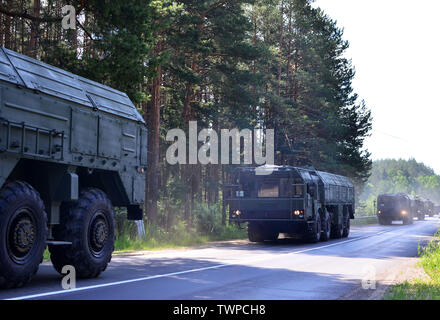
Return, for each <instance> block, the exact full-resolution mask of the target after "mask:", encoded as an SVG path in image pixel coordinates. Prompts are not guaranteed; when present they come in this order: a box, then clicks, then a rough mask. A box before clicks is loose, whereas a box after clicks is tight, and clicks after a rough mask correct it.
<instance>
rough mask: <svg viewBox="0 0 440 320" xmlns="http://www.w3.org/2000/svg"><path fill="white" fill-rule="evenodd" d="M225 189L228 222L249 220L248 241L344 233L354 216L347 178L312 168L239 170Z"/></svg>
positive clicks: (311, 238) (325, 237)
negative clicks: (281, 234)
mask: <svg viewBox="0 0 440 320" xmlns="http://www.w3.org/2000/svg"><path fill="white" fill-rule="evenodd" d="M265 170H268V172H266V174H264V173H265V172H264V171H265ZM262 173H263V174H262ZM268 173H270V174H268ZM224 192H225V194H224V195H225V199H226V204H228V205H229V218H230V220H231V221H233V222H236V223H239V224H241V223H243V222H247V227H248V236H249V240H250V241H251V242H263V241H265V240H269V241H274V240H276V239H277V238H278V236H279V234H280V233H284V234H287V235H289V236H292V237H301V238H305V239H308V240H309V241H311V242H318V241H320V240H321V241H327V240H329V239H330V238H331V237H333V238H342V237H348V235H349V233H350V219H354V213H355V212H354V208H355V203H354V187H353V184H352V183H351V182H350V180H349V179H348V178H346V177H343V176H339V175H335V174H330V173H326V172H321V171H317V170H315V169H312V168H310V169H309V168H298V167H292V166H262V167H257V168H238V169H237V170H236V171H235V172H234V175H233V181H232V184H229V185H227V186H225V191H224Z"/></svg>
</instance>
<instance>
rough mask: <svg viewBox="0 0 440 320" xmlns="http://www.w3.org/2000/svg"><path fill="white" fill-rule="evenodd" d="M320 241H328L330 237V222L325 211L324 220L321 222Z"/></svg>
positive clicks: (328, 215) (329, 217)
mask: <svg viewBox="0 0 440 320" xmlns="http://www.w3.org/2000/svg"><path fill="white" fill-rule="evenodd" d="M321 228H322V233H321V241H328V240H330V237H331V230H332V220H331V216H330V214H329V213H328V211H327V210H325V215H324V219H323V221H322V227H321Z"/></svg>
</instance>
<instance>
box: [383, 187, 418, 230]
mask: <svg viewBox="0 0 440 320" xmlns="http://www.w3.org/2000/svg"><path fill="white" fill-rule="evenodd" d="M416 213H417V212H414V205H413V202H412V199H411V196H409V195H407V194H405V193H393V194H391V193H390V194H381V195H379V196H378V197H377V217H378V220H379V223H380V224H382V225H389V224H391V223H392V221H397V220H399V221H402V222H403V224H412V223H413V218H414V217H415V216H416Z"/></svg>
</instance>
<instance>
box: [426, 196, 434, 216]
mask: <svg viewBox="0 0 440 320" xmlns="http://www.w3.org/2000/svg"><path fill="white" fill-rule="evenodd" d="M425 207H426V214H427V215H428V216H429V217H433V216H434V202H432V201H431V200H429V199H427V200H426V202H425Z"/></svg>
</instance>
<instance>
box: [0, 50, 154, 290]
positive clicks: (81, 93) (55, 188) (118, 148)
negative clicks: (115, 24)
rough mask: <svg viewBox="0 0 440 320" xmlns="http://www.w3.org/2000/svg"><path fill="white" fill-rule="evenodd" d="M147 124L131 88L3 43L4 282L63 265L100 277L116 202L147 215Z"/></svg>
mask: <svg viewBox="0 0 440 320" xmlns="http://www.w3.org/2000/svg"><path fill="white" fill-rule="evenodd" d="M146 143H147V131H146V128H145V123H144V120H143V119H142V117H141V116H140V114H139V113H138V112H137V110H136V108H135V106H134V105H133V103H132V102H131V101H130V99H129V98H128V97H127V95H126V94H125V93H123V92H120V91H117V90H115V89H112V88H110V87H107V86H105V85H102V84H99V83H97V82H93V81H90V80H88V79H85V78H82V77H80V76H77V75H74V74H71V73H69V72H66V71H64V70H61V69H59V68H55V67H53V66H50V65H47V64H44V63H42V62H40V61H37V60H34V59H31V58H29V57H26V56H23V55H21V54H18V53H16V52H13V51H10V50H6V49H4V48H1V47H0V188H1V189H0V287H15V286H20V285H23V284H24V283H26V282H28V281H29V280H30V279H31V277H32V276H33V275H34V274H35V272H36V271H37V269H38V265H39V264H40V262H41V261H42V258H43V251H44V249H45V248H46V245H48V247H49V250H50V256H51V260H52V263H53V265H54V267H55V269H56V270H57V271H58V272H61V270H62V268H63V266H65V265H72V266H74V267H75V268H76V274H77V276H79V277H96V276H97V275H99V274H100V273H101V272H102V271H104V270H105V268H106V266H107V264H108V262H109V261H110V259H111V255H112V251H113V247H114V245H113V242H114V236H115V226H114V213H113V206H118V207H126V208H127V216H128V218H129V219H132V220H138V219H141V218H142V209H141V208H142V204H143V203H144V198H145V176H144V171H145V166H146V163H147V162H146V160H147V159H146Z"/></svg>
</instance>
